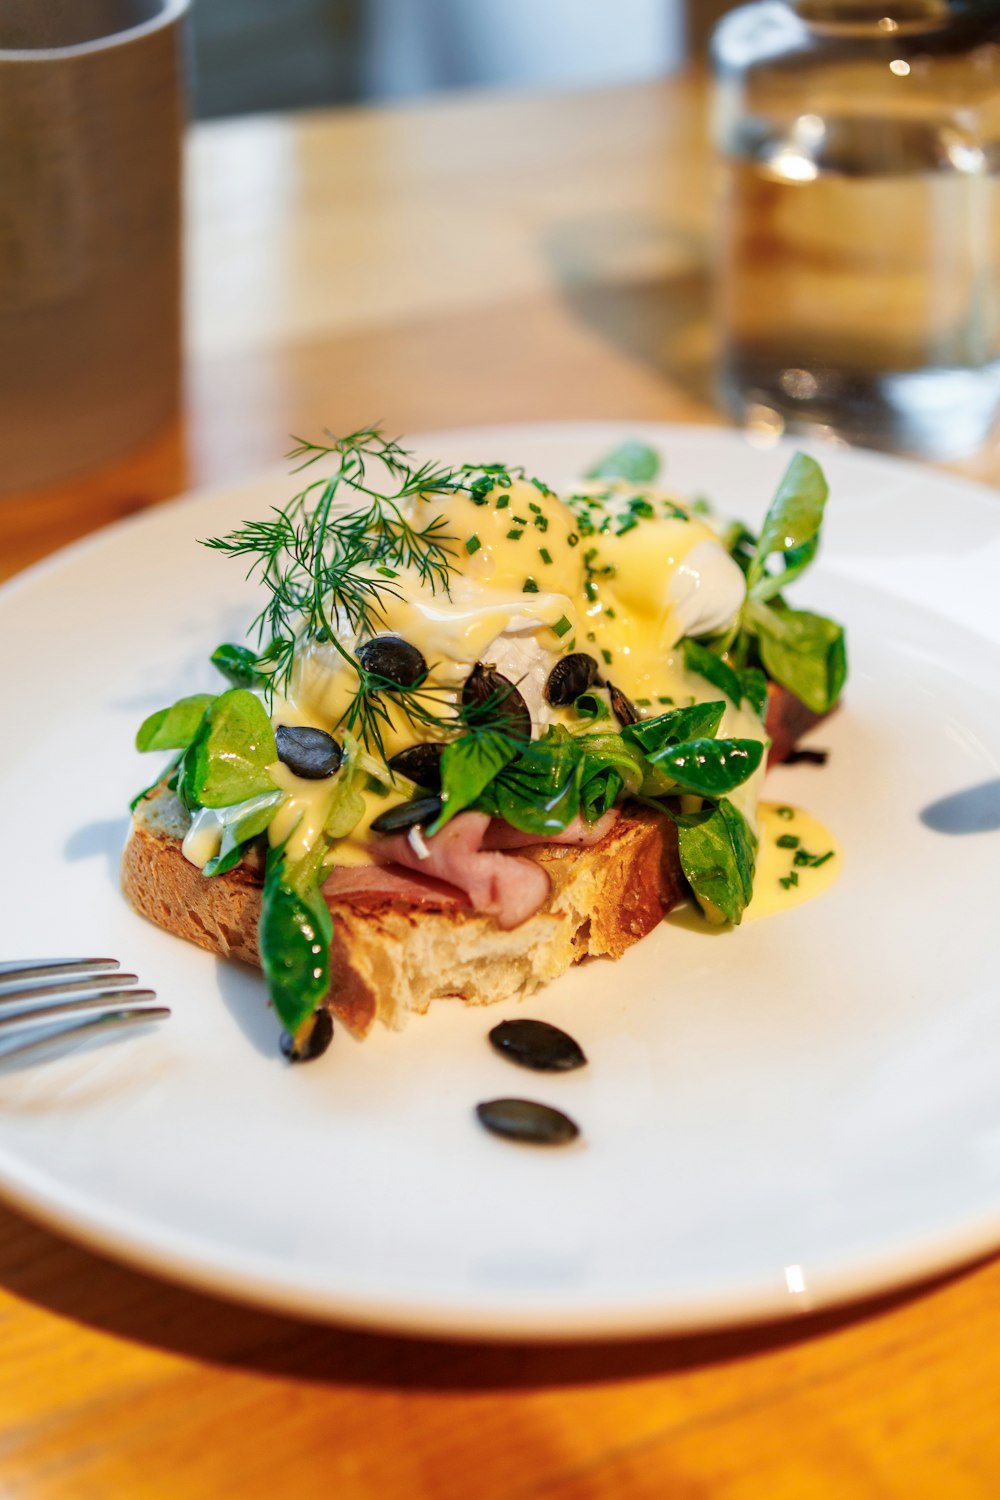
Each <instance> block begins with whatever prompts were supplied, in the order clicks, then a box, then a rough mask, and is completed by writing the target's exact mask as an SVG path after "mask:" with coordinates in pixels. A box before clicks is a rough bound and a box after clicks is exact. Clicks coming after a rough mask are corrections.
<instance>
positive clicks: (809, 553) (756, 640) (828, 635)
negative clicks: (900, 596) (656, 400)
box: [685, 453, 847, 714]
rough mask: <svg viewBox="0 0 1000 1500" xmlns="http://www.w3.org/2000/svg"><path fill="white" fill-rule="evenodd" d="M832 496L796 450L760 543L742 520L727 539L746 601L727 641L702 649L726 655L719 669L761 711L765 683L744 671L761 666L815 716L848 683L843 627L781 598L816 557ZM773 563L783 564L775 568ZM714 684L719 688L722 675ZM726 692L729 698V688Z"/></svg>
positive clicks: (820, 473) (829, 705)
mask: <svg viewBox="0 0 1000 1500" xmlns="http://www.w3.org/2000/svg"><path fill="white" fill-rule="evenodd" d="M827 494H828V490H827V483H826V480H825V478H824V477H823V471H822V469H821V468H820V467H819V465H818V464H817V463H816V461H815V459H812V458H810V457H809V456H808V454H805V453H796V454H795V455H794V457H793V458H792V460H791V462H790V463H789V465H788V468H787V469H786V470H785V473H784V476H783V477H782V480H781V483H780V484H779V485H778V489H777V491H776V493H775V496H774V499H773V500H772V502H771V505H770V507H769V509H768V512H767V515H766V517H765V519H764V524H763V526H762V528H761V532H760V536H759V537H758V538H755V537H754V536H753V534H752V533H751V532H749V531H748V530H747V529H746V527H745V526H743V525H742V523H740V522H734V523H732V525H730V526H729V527H728V528H727V529H726V531H725V532H724V534H723V541H724V543H725V545H727V546H728V548H729V551H730V553H731V554H732V556H733V557H734V558H735V559H736V561H737V562H738V563H739V565H740V567H741V568H742V569H743V572H744V574H745V575H746V581H747V596H746V601H745V603H744V605H743V609H742V611H741V614H740V618H739V621H738V624H737V626H736V627H735V629H734V630H733V631H732V632H731V633H730V635H729V636H728V637H724V638H722V639H719V640H714V641H711V642H708V641H706V642H702V643H700V645H701V649H703V650H705V651H707V652H708V653H709V654H710V655H715V656H716V657H717V658H718V659H720V660H721V658H722V657H723V656H724V657H725V661H723V662H722V665H723V666H726V665H729V666H730V667H732V668H733V669H734V670H735V671H736V672H737V673H738V674H739V677H740V682H741V691H742V693H743V695H744V696H745V697H746V698H748V699H749V700H750V701H751V702H754V703H756V704H759V705H760V709H759V710H758V711H761V710H762V709H763V708H765V707H766V696H765V694H764V691H763V688H766V684H764V685H763V688H762V685H761V683H760V681H759V678H758V679H752V678H749V677H748V675H747V674H748V673H749V672H753V671H755V670H757V669H758V668H759V667H763V669H764V671H765V672H766V673H767V675H768V677H770V678H772V679H773V680H774V681H775V682H778V683H780V684H781V685H782V686H783V687H786V688H788V690H789V692H791V693H794V694H795V696H796V697H797V698H799V699H801V701H802V702H803V703H804V704H805V705H806V707H807V708H810V709H812V711H813V712H814V713H818V714H822V713H827V712H829V710H830V709H831V708H832V707H833V705H834V704H835V703H836V702H837V699H838V698H839V697H840V693H841V690H842V689H843V686H844V681H845V679H846V676H847V651H846V646H845V643H844V631H843V627H842V626H840V625H838V624H837V623H836V622H835V621H833V620H828V619H827V618H826V617H825V616H823V615H817V614H813V613H811V612H810V611H808V610H796V609H790V608H789V606H788V605H787V604H786V603H785V600H784V598H783V597H782V593H781V590H782V589H783V588H786V587H787V585H788V584H790V583H793V582H794V581H795V579H796V578H798V577H799V576H800V574H801V573H802V572H803V571H804V570H805V569H806V568H807V567H808V566H809V564H810V563H811V562H812V560H813V558H814V557H815V556H816V551H817V549H818V547H819V537H820V527H821V525H822V521H823V511H824V508H825V505H826V500H827ZM775 560H777V561H779V562H780V567H777V568H775V569H773V570H772V569H771V567H770V564H771V563H772V562H773V561H775ZM685 651H687V646H685ZM701 662H702V664H701V665H700V666H698V667H696V668H695V670H697V671H700V672H701V673H702V675H703V676H709V675H710V671H711V670H712V669H711V667H710V666H708V665H707V663H706V661H705V659H704V658H702V659H701ZM710 680H711V681H712V682H714V683H715V685H716V686H717V687H721V680H720V679H719V674H718V673H716V676H713V677H710ZM722 690H723V691H726V695H727V697H728V696H729V693H728V691H727V690H726V689H722Z"/></svg>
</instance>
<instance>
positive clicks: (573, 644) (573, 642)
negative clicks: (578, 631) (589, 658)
mask: <svg viewBox="0 0 1000 1500" xmlns="http://www.w3.org/2000/svg"><path fill="white" fill-rule="evenodd" d="M566 650H567V651H575V650H576V636H574V637H573V639H572V640H571V641H569V642H568V643H567V645H566Z"/></svg>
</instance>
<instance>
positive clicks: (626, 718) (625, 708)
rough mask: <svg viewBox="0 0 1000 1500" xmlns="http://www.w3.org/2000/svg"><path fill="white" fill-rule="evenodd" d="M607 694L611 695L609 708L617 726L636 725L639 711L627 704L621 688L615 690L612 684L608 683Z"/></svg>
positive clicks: (631, 704) (632, 705) (627, 701)
mask: <svg viewBox="0 0 1000 1500" xmlns="http://www.w3.org/2000/svg"><path fill="white" fill-rule="evenodd" d="M608 692H609V693H610V694H611V707H612V709H613V711H614V715H615V718H616V719H617V720H618V722H619V724H638V722H639V717H640V715H639V710H638V709H637V708H636V707H635V705H634V704H633V703H630V702H629V700H628V699H627V698H626V696H625V694H624V693H623V692H622V690H621V688H616V687H615V685H614V683H613V682H609V683H608Z"/></svg>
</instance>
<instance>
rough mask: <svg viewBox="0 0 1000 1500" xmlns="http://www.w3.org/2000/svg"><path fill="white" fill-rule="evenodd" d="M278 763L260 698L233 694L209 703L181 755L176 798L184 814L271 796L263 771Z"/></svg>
mask: <svg viewBox="0 0 1000 1500" xmlns="http://www.w3.org/2000/svg"><path fill="white" fill-rule="evenodd" d="M277 758H278V751H277V746H276V745H275V742H274V731H273V730H272V728H271V721H270V719H269V718H268V716H267V712H266V710H265V708H264V706H263V704H262V703H261V701H260V699H259V698H255V697H254V695H253V693H250V692H247V691H246V689H245V688H231V689H230V690H229V692H227V693H223V694H222V695H221V696H220V697H218V698H216V699H215V700H214V702H212V703H211V704H210V705H209V707H208V709H207V710H206V712H205V716H204V718H203V720H202V722H201V724H200V726H199V728H198V732H197V733H196V735H195V737H194V739H193V741H192V742H191V744H190V746H189V747H188V749H187V752H186V753H185V756H184V760H183V763H182V765H181V770H180V777H179V780H178V786H177V792H178V796H179V797H180V799H181V801H182V802H183V803H184V805H185V806H186V807H187V808H188V809H191V808H194V807H231V806H232V804H233V803H234V802H246V801H248V799H249V798H251V797H258V796H261V795H262V794H263V793H264V792H273V791H274V782H273V781H272V780H271V777H270V776H269V774H268V772H267V767H268V766H269V765H272V764H273V762H274V761H276V760H277Z"/></svg>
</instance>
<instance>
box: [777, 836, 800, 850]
mask: <svg viewBox="0 0 1000 1500" xmlns="http://www.w3.org/2000/svg"><path fill="white" fill-rule="evenodd" d="M800 842H801V840H800V839H799V836H798V834H797V833H783V834H782V835H781V837H780V839H776V840H775V843H776V844H777V846H778V848H779V849H797V848H798V847H799V843H800Z"/></svg>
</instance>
